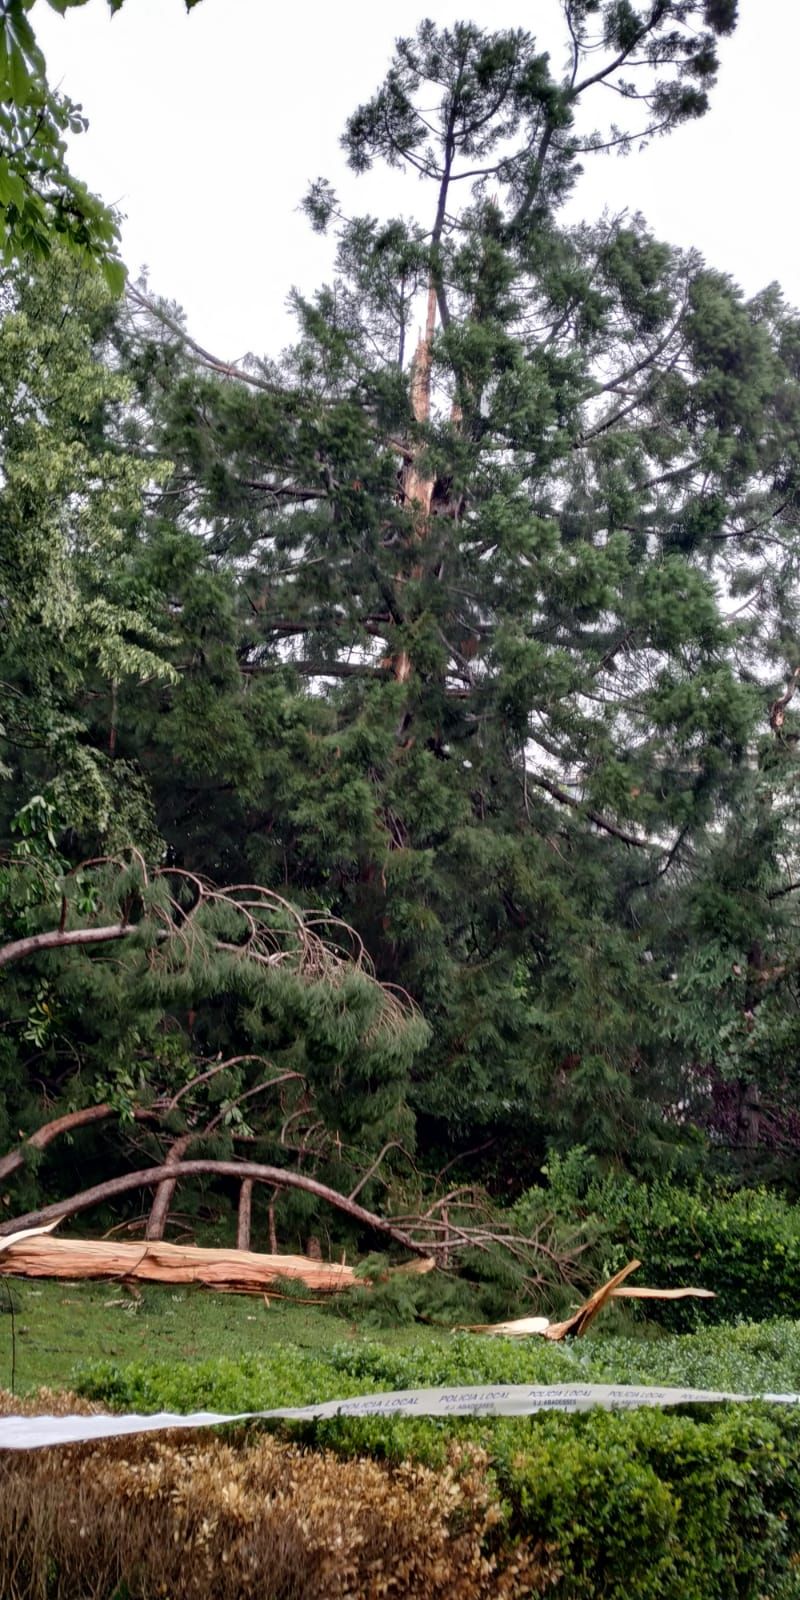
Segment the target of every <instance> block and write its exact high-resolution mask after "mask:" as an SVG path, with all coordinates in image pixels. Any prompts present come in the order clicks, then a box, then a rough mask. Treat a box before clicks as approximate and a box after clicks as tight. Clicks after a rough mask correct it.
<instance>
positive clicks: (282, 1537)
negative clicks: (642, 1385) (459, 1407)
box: [0, 1321, 800, 1600]
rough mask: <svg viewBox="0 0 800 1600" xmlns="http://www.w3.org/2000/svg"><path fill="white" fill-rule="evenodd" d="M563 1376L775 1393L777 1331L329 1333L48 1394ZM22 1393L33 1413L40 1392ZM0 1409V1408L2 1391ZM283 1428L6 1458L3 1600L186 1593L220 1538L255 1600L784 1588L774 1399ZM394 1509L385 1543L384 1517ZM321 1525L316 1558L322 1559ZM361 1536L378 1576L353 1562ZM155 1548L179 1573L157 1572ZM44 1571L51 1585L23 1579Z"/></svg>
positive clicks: (132, 1395)
mask: <svg viewBox="0 0 800 1600" xmlns="http://www.w3.org/2000/svg"><path fill="white" fill-rule="evenodd" d="M575 1379H578V1380H583V1381H590V1380H594V1381H610V1380H613V1381H617V1382H625V1381H639V1382H647V1381H659V1382H664V1381H667V1382H669V1381H676V1382H687V1383H691V1384H693V1385H697V1386H708V1387H722V1388H725V1387H731V1386H733V1387H736V1388H738V1389H741V1388H748V1387H751V1388H752V1389H754V1390H775V1389H777V1390H782V1391H784V1392H785V1391H787V1390H790V1389H794V1390H796V1389H797V1388H798V1387H800V1325H798V1324H797V1323H795V1322H790V1321H774V1322H771V1323H764V1324H755V1323H753V1324H742V1325H740V1326H738V1327H731V1328H724V1329H723V1328H708V1329H703V1330H701V1331H699V1332H697V1333H693V1334H686V1335H668V1334H663V1333H661V1334H658V1333H656V1335H655V1336H653V1337H650V1338H642V1337H637V1338H632V1337H630V1336H626V1337H623V1336H619V1335H616V1336H615V1335H602V1334H597V1335H594V1336H589V1337H587V1338H586V1339H585V1340H584V1341H576V1342H575V1343H574V1344H573V1345H571V1346H566V1347H564V1346H559V1347H554V1346H549V1345H547V1344H545V1343H544V1342H542V1341H535V1340H532V1341H529V1342H527V1343H525V1344H523V1345H520V1344H516V1343H512V1342H510V1341H505V1340H501V1341H491V1340H484V1339H480V1338H478V1337H476V1336H470V1335H466V1334H462V1335H458V1336H456V1337H453V1338H449V1339H447V1338H445V1339H443V1338H441V1337H440V1338H430V1339H428V1340H427V1341H426V1342H425V1343H424V1344H422V1345H421V1346H420V1344H419V1343H418V1342H417V1343H415V1344H407V1345H396V1344H395V1345H394V1346H393V1345H391V1344H389V1343H379V1342H376V1341H372V1340H364V1339H363V1338H355V1339H354V1338H350V1339H348V1340H343V1341H340V1342H339V1343H338V1344H336V1345H334V1346H333V1347H328V1348H327V1349H324V1348H322V1347H318V1348H315V1349H305V1350H303V1349H299V1348H297V1347H294V1348H293V1347H291V1346H288V1345H286V1344H285V1343H276V1344H275V1345H274V1346H273V1348H272V1350H271V1351H269V1352H263V1353H262V1354H260V1355H257V1356H256V1355H248V1356H241V1357H240V1358H238V1359H237V1357H236V1353H235V1352H232V1353H231V1354H230V1355H229V1356H228V1357H218V1358H217V1359H213V1360H207V1361H201V1362H185V1363H180V1362H178V1363H176V1362H175V1360H174V1359H167V1360H163V1361H160V1362H158V1361H157V1362H153V1361H151V1360H140V1361H138V1362H136V1363H134V1364H132V1365H131V1364H128V1365H127V1366H126V1365H124V1364H118V1363H113V1362H108V1361H106V1362H101V1363H95V1364H94V1365H93V1366H92V1367H90V1368H88V1369H85V1370H84V1372H83V1374H82V1375H78V1377H77V1379H76V1381H77V1384H78V1389H79V1390H80V1392H81V1393H80V1397H77V1398H76V1397H75V1396H72V1397H68V1398H62V1399H61V1401H60V1402H57V1406H58V1405H59V1404H60V1406H61V1407H62V1408H63V1407H65V1406H66V1407H68V1408H73V1409H75V1408H77V1409H80V1407H81V1406H82V1405H83V1406H85V1405H88V1404H98V1405H102V1406H103V1407H109V1406H110V1407H111V1408H112V1409H113V1408H119V1409H129V1408H134V1409H143V1410H151V1409H161V1408H164V1407H166V1408H175V1409H179V1410H184V1409H190V1408H195V1407H198V1406H210V1407H212V1408H215V1407H216V1408H224V1409H239V1408H241V1409H250V1408H255V1407H258V1406H269V1405H278V1404H281V1403H293V1402H296V1403H302V1402H303V1401H309V1400H311V1399H322V1398H325V1397H333V1396H335V1395H340V1396H345V1395H347V1394H354V1393H365V1392H369V1391H370V1390H380V1389H385V1388H387V1387H405V1386H409V1385H410V1386H413V1385H420V1384H422V1385H424V1384H439V1383H447V1384H457V1383H460V1384H474V1383H478V1382H525V1381H528V1382H564V1381H570V1380H573V1381H574V1380H575ZM30 1403H31V1404H32V1405H33V1406H34V1407H35V1409H51V1408H52V1399H51V1397H50V1396H49V1395H47V1394H45V1395H41V1396H34V1397H32V1398H31V1402H30ZM2 1405H3V1409H4V1410H6V1411H7V1410H11V1409H15V1408H16V1406H17V1405H18V1402H15V1401H14V1400H13V1398H12V1397H11V1396H10V1395H8V1393H6V1394H5V1395H4V1396H3V1399H2ZM292 1429H293V1432H294V1435H295V1437H294V1440H293V1441H292V1440H290V1438H289V1437H288V1436H287V1434H288V1430H287V1426H286V1425H283V1426H282V1427H279V1428H276V1429H275V1430H274V1432H271V1433H270V1436H269V1437H268V1438H265V1437H264V1433H263V1430H262V1429H255V1430H254V1429H249V1430H246V1431H244V1432H242V1431H241V1430H238V1431H233V1432H231V1431H230V1430H227V1431H226V1435H227V1436H226V1437H225V1439H223V1440H216V1441H213V1440H210V1439H209V1438H208V1437H206V1436H200V1437H199V1438H197V1439H195V1440H192V1441H191V1442H189V1443H187V1441H186V1440H185V1439H182V1440H178V1441H176V1442H173V1441H172V1440H169V1439H166V1440H160V1441H153V1440H144V1441H143V1440H138V1441H137V1440H125V1441H117V1442H116V1443H113V1444H110V1445H104V1446H102V1447H101V1448H99V1449H98V1448H95V1447H91V1448H89V1447H74V1448H73V1447H70V1449H69V1450H67V1451H62V1452H57V1453H54V1452H44V1453H43V1455H41V1456H37V1455H31V1456H28V1457H15V1458H7V1459H6V1461H5V1462H4V1463H3V1466H2V1471H3V1493H2V1494H0V1505H1V1506H2V1507H3V1510H2V1511H1V1512H0V1519H2V1518H5V1522H4V1523H3V1524H2V1526H3V1532H4V1533H5V1531H6V1530H8V1533H9V1537H8V1538H6V1539H4V1540H3V1541H0V1549H3V1550H5V1551H11V1550H12V1549H13V1550H14V1551H15V1552H16V1556H15V1557H14V1558H13V1561H12V1558H11V1557H10V1556H8V1557H7V1558H6V1560H7V1566H6V1587H5V1589H4V1592H8V1593H9V1594H10V1595H14V1596H15V1597H16V1596H19V1600H28V1597H29V1596H31V1597H32V1596H34V1595H36V1596H38V1595H39V1594H40V1593H41V1594H43V1595H44V1594H47V1595H52V1596H58V1597H60V1596H63V1597H64V1600H66V1596H67V1595H70V1596H71V1600H73V1597H74V1600H79V1597H80V1600H83V1597H84V1596H85V1597H86V1600H89V1597H90V1596H91V1597H92V1600H94V1597H97V1600H110V1596H111V1594H112V1593H114V1592H116V1591H115V1589H114V1585H115V1584H117V1585H118V1584H120V1582H124V1584H125V1585H126V1586H127V1588H124V1589H123V1590H122V1592H125V1593H128V1594H130V1595H131V1596H136V1597H138V1596H141V1597H143V1600H144V1597H146V1596H150V1595H154V1596H155V1595H156V1594H158V1593H159V1589H158V1582H159V1580H160V1581H167V1582H168V1584H169V1585H170V1586H171V1587H169V1588H168V1591H167V1592H169V1593H173V1592H174V1593H175V1594H176V1595H184V1594H185V1595H187V1596H189V1595H191V1596H195V1595H197V1596H198V1597H199V1596H205V1595H206V1594H211V1593H227V1592H228V1590H226V1589H224V1588H223V1589H219V1590H216V1589H214V1588H213V1587H209V1585H210V1584H213V1582H214V1581H217V1580H214V1579H209V1576H208V1572H209V1570H210V1569H211V1568H213V1567H214V1563H215V1562H217V1561H219V1560H220V1552H221V1551H224V1550H228V1551H229V1556H228V1560H229V1561H230V1562H231V1564H232V1565H231V1577H230V1582H231V1584H232V1585H233V1584H234V1583H235V1582H239V1583H240V1584H241V1586H242V1587H241V1589H240V1590H239V1591H237V1590H236V1589H235V1588H234V1587H231V1589H230V1592H231V1593H235V1592H241V1593H243V1594H248V1593H250V1592H251V1590H250V1589H249V1588H248V1587H247V1584H248V1583H253V1584H255V1582H256V1581H257V1580H256V1579H255V1578H254V1576H253V1567H252V1563H254V1562H258V1563H260V1566H259V1572H260V1573H261V1576H262V1579H263V1576H264V1574H268V1575H269V1579H270V1581H271V1583H272V1585H273V1589H272V1593H274V1596H275V1600H282V1597H283V1596H284V1595H285V1596H286V1597H287V1600H288V1597H289V1596H294V1595H298V1596H300V1595H303V1596H308V1597H309V1600H311V1597H312V1596H314V1597H316V1596H319V1597H320V1600H321V1597H322V1595H323V1594H324V1593H326V1592H327V1593H330V1594H333V1595H337V1594H339V1593H341V1594H342V1595H345V1594H350V1593H352V1594H354V1595H355V1594H358V1595H362V1594H363V1595H369V1596H372V1595H373V1594H374V1595H376V1596H377V1595H378V1594H379V1593H380V1592H382V1591H381V1588H380V1585H381V1583H382V1582H384V1581H385V1580H386V1578H387V1576H388V1575H389V1574H390V1573H394V1574H395V1576H396V1577H397V1578H398V1581H402V1582H403V1583H405V1584H406V1585H407V1587H406V1588H405V1589H401V1590H399V1591H398V1592H402V1593H408V1594H409V1595H413V1594H416V1593H420V1594H424V1593H426V1592H429V1593H431V1594H432V1595H435V1594H439V1593H440V1594H442V1595H443V1596H444V1595H451V1594H452V1595H454V1596H456V1595H457V1596H463V1597H464V1600H468V1597H471V1596H473V1595H474V1596H476V1597H477V1596H482V1595H484V1594H486V1595H504V1594H508V1595H509V1596H511V1595H519V1596H522V1595H531V1594H538V1593H540V1592H541V1593H551V1594H553V1595H554V1596H556V1597H559V1600H578V1597H581V1600H583V1597H584V1596H585V1597H586V1600H590V1597H594V1596H597V1595H604V1596H609V1597H612V1600H623V1597H631V1596H632V1597H636V1600H640V1597H641V1600H656V1597H657V1596H660V1595H665V1596H667V1597H668V1600H684V1597H685V1596H687V1595H692V1596H696V1597H697V1600H729V1597H730V1600H733V1597H737V1600H738V1597H747V1600H756V1597H760V1596H764V1595H771V1596H772V1595H774V1596H781V1597H785V1600H789V1597H790V1596H793V1595H794V1594H795V1593H796V1573H797V1558H798V1554H800V1497H799V1496H798V1489H800V1417H798V1416H797V1415H796V1413H795V1411H794V1410H792V1409H791V1408H788V1407H783V1408H782V1407H779V1406H777V1407H776V1406H768V1405H765V1404H749V1405H746V1406H725V1405H722V1406H720V1407H718V1408H717V1407H715V1408H703V1407H693V1408H689V1409H688V1410H685V1411H680V1412H677V1411H673V1412H657V1411H656V1412H645V1411H641V1412H635V1413H629V1414H627V1415H625V1414H607V1413H599V1412H596V1413H592V1414H590V1415H588V1416H583V1417H568V1416H557V1415H547V1416H544V1417H539V1418H516V1419H509V1418H495V1419H488V1418H462V1419H458V1420H452V1419H448V1420H447V1422H443V1421H441V1420H437V1419H424V1418H419V1419H416V1420H413V1421H412V1420H409V1419H396V1418H357V1419H353V1418H348V1419H338V1420H336V1421H332V1422H331V1421H328V1422H321V1423H317V1424H305V1423H304V1424H302V1425H300V1426H299V1427H295V1426H294V1425H292ZM345 1469H347V1470H349V1471H350V1472H351V1476H349V1477H348V1475H347V1470H345ZM287 1477H288V1481H289V1486H288V1488H287ZM343 1494H347V1495H350V1496H355V1497H356V1503H355V1504H354V1505H353V1507H351V1508H350V1509H349V1510H348V1512H347V1514H346V1515H343V1514H342V1512H341V1507H340V1508H339V1511H338V1513H337V1512H336V1502H337V1497H341V1496H342V1495H343ZM70 1506H71V1510H69V1511H68V1507H70ZM145 1507H146V1515H142V1513H143V1511H144V1509H145ZM314 1507H316V1508H317V1510H316V1511H315V1510H314ZM401 1512H402V1515H403V1516H404V1518H405V1526H404V1529H403V1533H402V1538H401V1540H400V1543H398V1542H397V1540H396V1539H394V1538H393V1536H391V1535H390V1533H389V1531H388V1525H389V1520H390V1517H391V1516H392V1515H396V1514H399V1513H401ZM337 1516H338V1520H337ZM120 1519H121V1523H120ZM426 1520H427V1521H429V1522H430V1538H429V1539H428V1540H427V1541H426V1540H425V1538H424V1535H423V1527H424V1524H425V1522H426ZM120 1526H122V1529H123V1533H122V1537H120ZM81 1528H83V1529H84V1532H83V1534H81V1532H80V1530H81ZM145 1528H148V1529H149V1531H148V1532H147V1533H145V1532H144V1529H145ZM334 1529H335V1537H336V1538H337V1539H338V1540H339V1544H338V1546H337V1551H338V1557H337V1560H338V1565H337V1566H335V1567H329V1566H328V1565H326V1556H325V1552H326V1551H327V1557H328V1559H329V1558H330V1539H331V1537H333V1534H334ZM12 1536H13V1537H12ZM448 1540H450V1541H451V1543H450V1546H449V1547H448ZM87 1541H88V1542H89V1544H90V1545H91V1549H92V1551H93V1557H92V1563H91V1576H87V1575H86V1573H87V1570H88V1568H87V1565H86V1561H85V1551H86V1549H87V1547H88V1546H87ZM370 1541H371V1542H372V1545H373V1547H374V1549H380V1551H381V1552H382V1553H383V1552H385V1554H386V1556H387V1558H388V1562H389V1565H388V1567H386V1566H384V1565H381V1561H377V1563H376V1564H373V1566H370V1564H369V1560H367V1558H366V1554H365V1552H366V1550H367V1548H368V1547H369V1545H370ZM453 1541H455V1542H453ZM168 1546H169V1547H170V1548H169V1551H167V1547H168ZM176 1546H177V1547H179V1550H180V1552H181V1553H182V1554H191V1555H192V1560H191V1562H187V1561H184V1562H183V1563H182V1564H181V1565H177V1566H176V1565H173V1564H172V1563H173V1560H174V1554H173V1552H174V1550H175V1547H176ZM448 1548H449V1550H450V1554H449V1555H448ZM81 1551H83V1552H84V1555H83V1565H82V1564H81V1562H82V1556H81ZM165 1552H167V1553H165ZM160 1560H163V1563H164V1564H163V1565H162V1566H161V1567H159V1561H160ZM248 1562H250V1563H251V1565H250V1567H249V1568H248ZM207 1564H208V1565H207ZM226 1564H227V1563H223V1565H226ZM44 1571H47V1572H49V1573H50V1575H51V1577H50V1581H51V1584H52V1587H51V1588H50V1589H45V1588H43V1587H41V1588H39V1589H37V1587H36V1582H37V1578H36V1574H37V1573H38V1574H41V1573H42V1572H44ZM218 1581H219V1582H221V1583H224V1582H227V1581H229V1580H228V1578H227V1577H225V1575H224V1574H223V1577H222V1578H221V1579H219V1580H218ZM15 1583H16V1584H17V1587H16V1588H15V1587H14V1584H15ZM337 1583H339V1584H341V1585H342V1587H341V1588H340V1589H337V1587H336V1584H337ZM426 1583H427V1584H428V1585H429V1589H428V1590H427V1591H426V1590H425V1587H424V1586H425V1584H426ZM70 1584H72V1588H70ZM81 1584H83V1588H81ZM93 1584H94V1585H95V1587H92V1585H93ZM326 1584H327V1585H328V1586H329V1587H328V1589H327V1590H326V1588H325V1585H326ZM348 1584H351V1585H352V1587H351V1588H348V1587H347V1586H348ZM59 1585H60V1587H59ZM415 1585H417V1587H415ZM437 1585H439V1587H437ZM493 1585H494V1587H493ZM793 1586H795V1587H793ZM162 1592H163V1591H162ZM252 1592H254V1593H258V1592H259V1591H258V1590H257V1588H254V1589H253V1591H252ZM262 1592H263V1591H262ZM389 1592H391V1590H390V1591H389Z"/></svg>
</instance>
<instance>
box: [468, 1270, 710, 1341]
mask: <svg viewBox="0 0 800 1600" xmlns="http://www.w3.org/2000/svg"><path fill="white" fill-rule="evenodd" d="M640 1266H641V1262H640V1261H629V1262H628V1265H627V1266H626V1267H623V1268H622V1271H621V1272H617V1273H616V1274H615V1276H614V1277H613V1278H609V1280H608V1282H607V1283H604V1284H602V1286H601V1287H600V1288H599V1289H597V1290H595V1293H594V1294H593V1295H590V1297H589V1299H588V1300H585V1301H584V1303H583V1305H582V1306H579V1307H578V1310H577V1311H576V1312H575V1313H574V1315H573V1316H571V1317H567V1318H566V1320H565V1321H564V1322H550V1320H549V1318H548V1317H516V1318H515V1319H514V1320H513V1321H511V1322H484V1323H477V1324H474V1325H473V1326H472V1327H469V1328H467V1329H466V1330H465V1331H466V1332H467V1333H490V1334H495V1335H497V1336H498V1337H500V1338H505V1339H527V1338H528V1337H529V1336H530V1335H531V1334H539V1335H540V1337H541V1338H544V1339H565V1338H566V1336H567V1334H569V1333H571V1334H574V1335H575V1337H576V1338H578V1337H580V1335H581V1334H582V1333H585V1332H586V1329H587V1328H588V1326H589V1323H590V1322H591V1321H592V1320H593V1318H594V1317H596V1316H597V1313H598V1311H601V1310H602V1308H603V1306H604V1305H606V1304H607V1303H608V1301H609V1300H686V1299H689V1298H690V1297H693V1298H695V1299H697V1300H714V1299H715V1298H716V1297H715V1295H714V1292H713V1290H712V1289H693V1288H688V1287H687V1288H680V1289H637V1288H636V1287H635V1286H633V1285H631V1284H626V1283H623V1281H622V1280H623V1279H624V1278H627V1277H628V1276H629V1274H630V1273H631V1272H635V1271H636V1268H637V1267H640Z"/></svg>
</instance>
